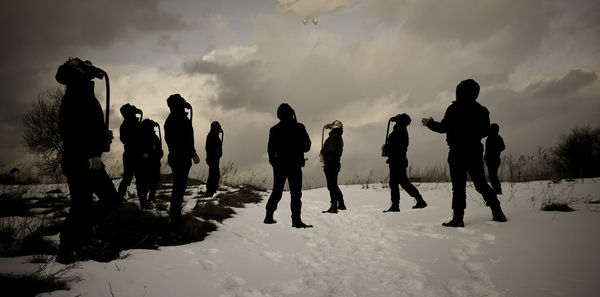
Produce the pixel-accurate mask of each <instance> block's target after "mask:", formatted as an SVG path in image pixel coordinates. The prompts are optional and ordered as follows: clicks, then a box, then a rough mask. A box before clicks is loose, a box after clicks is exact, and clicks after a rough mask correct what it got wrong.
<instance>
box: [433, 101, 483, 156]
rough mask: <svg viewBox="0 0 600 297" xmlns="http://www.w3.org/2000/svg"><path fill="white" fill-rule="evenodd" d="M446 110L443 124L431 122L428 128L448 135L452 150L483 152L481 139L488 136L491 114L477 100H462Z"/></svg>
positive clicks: (449, 145)
mask: <svg viewBox="0 0 600 297" xmlns="http://www.w3.org/2000/svg"><path fill="white" fill-rule="evenodd" d="M457 97H459V99H457V100H456V101H453V102H452V104H450V106H449V107H448V109H446V113H445V114H444V118H443V119H442V121H441V122H436V121H429V123H428V124H427V127H428V128H429V129H431V130H432V131H435V132H438V133H446V142H447V143H448V147H449V148H450V150H456V151H474V150H476V151H479V152H480V153H481V152H483V145H482V144H481V139H482V138H484V137H486V136H487V135H488V131H489V128H490V112H489V111H488V109H487V108H485V107H484V106H482V105H481V104H479V103H478V102H477V101H475V99H476V97H475V98H472V99H471V98H469V97H466V98H460V96H457Z"/></svg>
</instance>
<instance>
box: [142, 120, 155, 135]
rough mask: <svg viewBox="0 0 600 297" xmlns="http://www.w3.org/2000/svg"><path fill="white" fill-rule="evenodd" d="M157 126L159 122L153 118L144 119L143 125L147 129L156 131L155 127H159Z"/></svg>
mask: <svg viewBox="0 0 600 297" xmlns="http://www.w3.org/2000/svg"><path fill="white" fill-rule="evenodd" d="M157 126H158V123H157V122H155V121H153V120H151V119H145V120H143V121H142V127H143V128H144V130H145V131H152V132H154V127H157Z"/></svg>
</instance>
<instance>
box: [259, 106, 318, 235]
mask: <svg viewBox="0 0 600 297" xmlns="http://www.w3.org/2000/svg"><path fill="white" fill-rule="evenodd" d="M277 118H278V119H279V123H277V124H276V125H275V126H273V127H271V130H270V131H269V143H268V145H267V153H268V154H269V163H270V164H271V166H273V191H272V192H271V196H269V200H268V201H267V206H266V211H267V214H266V216H265V219H264V223H265V224H274V223H277V221H275V220H274V219H273V214H274V213H275V211H276V210H277V204H278V203H279V201H280V200H281V196H282V193H283V187H284V185H285V181H286V179H287V180H288V183H289V186H290V196H291V203H290V208H291V210H292V227H294V228H311V227H312V226H311V225H307V224H305V223H304V222H302V219H301V218H300V215H301V209H302V201H301V198H302V167H304V163H305V160H304V153H306V152H308V151H309V150H310V146H311V142H310V138H309V137H308V133H306V128H305V127H304V125H303V124H302V123H298V121H297V119H296V112H295V111H294V109H292V107H291V106H290V105H289V104H287V103H282V104H281V105H279V108H277Z"/></svg>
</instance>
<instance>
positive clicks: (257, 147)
mask: <svg viewBox="0 0 600 297" xmlns="http://www.w3.org/2000/svg"><path fill="white" fill-rule="evenodd" d="M0 7H1V9H0V20H1V22H2V23H3V25H2V26H1V27H0V36H2V38H3V42H2V46H1V47H0V59H1V60H0V61H1V62H0V78H1V79H0V88H1V90H2V94H3V96H2V99H0V133H1V135H2V136H1V137H2V141H0V165H2V166H4V167H11V166H15V165H17V164H20V163H23V162H24V160H26V159H27V156H26V153H25V152H24V151H25V150H24V147H23V140H22V132H23V125H22V117H23V114H24V113H25V112H26V111H27V110H28V109H30V108H31V104H32V102H33V101H35V100H36V99H37V97H38V94H40V93H42V92H44V91H46V90H48V89H52V88H55V87H57V86H58V83H57V82H56V81H55V80H54V74H55V72H56V68H57V67H58V66H59V65H60V64H62V63H63V62H64V61H65V60H66V59H67V58H68V57H71V56H72V57H74V56H77V57H80V58H83V59H88V60H91V61H92V62H93V63H94V64H95V65H97V66H99V67H101V68H103V69H104V70H106V71H107V72H108V74H109V76H110V78H111V101H112V102H111V103H112V104H111V106H112V108H111V109H112V110H114V111H118V109H119V107H120V106H121V105H122V104H124V103H131V104H134V105H136V106H137V107H139V108H141V109H143V110H144V115H145V117H149V118H152V119H154V120H156V121H157V122H159V123H161V124H162V123H164V120H165V118H166V116H167V114H168V108H167V106H166V98H167V97H168V96H169V95H171V94H174V93H180V94H181V95H182V96H183V97H184V98H186V99H187V100H188V101H189V102H191V103H192V105H193V107H194V119H193V125H194V129H195V136H196V149H197V150H198V151H199V152H201V154H200V155H201V158H202V159H203V158H204V156H205V154H204V141H205V137H206V133H207V132H208V129H209V125H210V122H211V121H213V120H218V121H220V122H221V124H222V126H223V128H224V130H225V143H224V155H223V159H222V163H225V162H228V161H231V162H233V163H234V164H235V166H236V167H237V168H238V170H239V171H241V172H249V171H253V172H254V173H255V174H257V175H259V176H261V175H263V176H267V175H270V174H271V172H270V169H269V166H268V162H267V157H266V143H267V137H268V130H269V128H270V127H271V126H272V125H274V124H275V123H276V122H277V119H276V116H275V111H276V109H277V106H278V105H279V104H280V103H281V102H288V103H289V104H290V105H291V106H292V107H293V108H295V109H296V113H297V115H298V119H299V120H300V121H301V122H303V123H304V124H305V125H306V127H307V130H308V132H309V134H310V136H311V139H312V141H313V148H312V150H311V151H310V152H309V153H308V154H307V157H308V158H309V161H308V164H307V167H306V169H305V183H310V184H322V183H324V180H325V178H324V175H323V173H322V172H321V169H320V164H319V162H318V157H317V154H318V150H319V148H320V145H321V128H322V126H323V125H324V124H326V123H328V122H331V121H332V120H335V119H338V120H341V121H342V122H343V123H344V126H345V127H344V128H345V129H344V140H345V147H344V155H343V157H342V172H341V176H342V177H341V180H342V181H343V180H348V179H350V178H352V176H354V175H362V176H365V175H368V173H369V171H370V170H373V171H374V172H375V175H376V176H381V177H383V176H385V174H386V173H387V169H386V164H385V160H384V159H383V158H381V157H380V152H381V151H380V147H381V144H382V143H383V142H384V136H385V125H386V123H387V119H388V118H389V117H390V116H393V115H395V114H398V113H403V112H405V113H408V114H409V115H410V116H411V117H412V119H413V122H412V124H411V126H410V127H409V133H410V141H411V143H410V146H409V152H408V158H409V162H410V163H411V164H413V166H414V167H417V168H424V167H427V166H434V165H438V164H443V163H444V162H445V158H446V154H447V145H446V143H445V140H444V139H445V137H444V136H443V135H440V134H436V133H433V132H431V131H429V130H427V129H426V128H424V127H422V126H421V125H420V119H421V118H422V117H429V116H432V117H433V118H434V119H437V120H439V119H441V117H442V116H443V114H444V111H445V109H446V108H447V107H448V105H449V104H450V103H451V101H452V100H453V98H454V89H455V87H456V85H457V84H458V83H459V82H460V81H461V80H463V79H467V78H473V79H475V80H476V81H478V82H479V84H480V85H481V87H482V89H481V93H480V97H479V99H478V101H479V102H480V103H481V104H483V105H484V106H487V107H488V109H489V110H490V117H491V120H492V121H493V122H496V123H498V124H499V125H500V134H501V135H502V136H503V137H504V140H505V143H506V145H507V150H508V152H510V153H512V154H513V155H519V154H523V153H531V152H534V151H535V150H537V148H538V147H550V146H553V145H554V144H555V143H556V142H557V141H558V140H559V137H560V135H561V134H563V133H566V132H568V131H569V130H570V129H572V128H574V127H577V126H586V125H592V126H597V125H599V124H600V96H599V95H600V83H599V79H598V74H599V73H600V59H599V57H600V41H599V40H600V38H599V36H600V2H599V1H596V0H589V1H588V0H568V1H567V0H562V1H546V0H528V1H517V0H509V1H507V0H482V1H475V0H470V1H467V0H454V1H438V0H398V1H390V0H364V1H360V0H331V1H322V0H244V1H234V0H218V1H217V0H214V1H196V0H182V1H173V0H169V1H156V0H135V1H132V0H128V1H117V0H108V1H106V0H104V1H88V0H79V1H69V0H55V1H32V0H9V1H2V4H0ZM305 16H312V17H315V18H316V19H317V20H318V25H313V24H312V23H311V22H309V23H308V24H307V25H303V24H302V20H303V18H304V17H305ZM96 94H97V97H98V98H99V99H100V101H101V103H102V104H104V87H103V82H100V83H97V84H96ZM111 116H112V118H111V127H112V129H113V130H115V132H117V131H118V127H119V125H120V122H121V116H120V114H119V113H118V112H113V113H112V114H111ZM116 136H117V138H116V139H118V135H116ZM165 148H166V146H165ZM121 152H122V145H121V143H120V142H119V141H118V140H117V141H115V142H114V143H113V146H112V152H111V153H110V154H107V155H105V159H106V160H110V159H113V160H114V159H117V158H120V153H121ZM194 168H195V169H194V170H193V174H202V172H205V171H206V165H205V164H204V163H201V166H199V167H198V166H195V167H194Z"/></svg>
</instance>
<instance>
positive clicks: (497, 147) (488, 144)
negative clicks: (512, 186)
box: [483, 124, 506, 195]
mask: <svg viewBox="0 0 600 297" xmlns="http://www.w3.org/2000/svg"><path fill="white" fill-rule="evenodd" d="M499 131H500V127H499V126H498V124H491V125H490V135H488V137H487V139H486V140H485V155H484V156H483V159H484V160H485V162H486V164H487V168H488V176H489V177H490V184H492V188H493V189H494V191H496V194H498V195H501V194H502V186H501V185H500V180H499V179H498V168H500V153H501V152H502V151H503V150H504V149H505V148H506V147H505V146H504V140H503V139H502V137H501V136H500V135H498V132H499Z"/></svg>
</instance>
